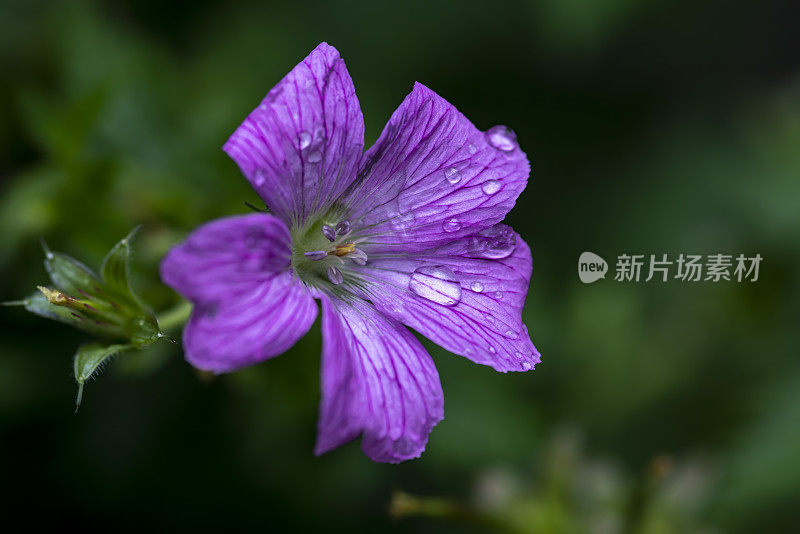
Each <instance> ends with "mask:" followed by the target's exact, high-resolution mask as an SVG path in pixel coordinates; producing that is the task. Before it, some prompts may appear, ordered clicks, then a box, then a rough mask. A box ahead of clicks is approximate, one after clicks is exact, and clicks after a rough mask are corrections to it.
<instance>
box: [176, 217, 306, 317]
mask: <svg viewBox="0 0 800 534" xmlns="http://www.w3.org/2000/svg"><path fill="white" fill-rule="evenodd" d="M290 261H291V237H290V236H289V230H288V229H287V228H286V225H285V224H284V223H283V222H282V221H281V220H280V219H278V218H277V217H275V216H272V215H266V214H258V213H254V214H252V215H240V216H237V217H227V218H224V219H218V220H216V221H212V222H210V223H207V224H204V225H202V226H200V227H199V228H197V229H196V230H195V231H194V232H192V233H191V234H190V235H189V237H187V239H186V241H184V242H183V243H181V244H180V245H178V246H176V247H174V248H172V249H171V250H170V251H169V253H167V255H166V256H165V257H164V259H163V260H162V262H161V279H162V280H163V281H164V283H165V284H167V285H168V286H170V287H172V288H173V289H175V291H177V292H178V293H180V294H182V295H183V296H184V297H186V298H187V299H189V300H191V301H194V302H197V303H216V302H219V301H223V300H227V299H229V298H230V299H232V298H235V297H236V296H237V295H238V294H240V293H242V292H245V291H250V290H251V289H252V288H253V287H254V286H256V285H258V284H259V283H260V282H264V281H267V280H269V279H270V278H272V277H273V276H274V275H276V274H277V273H280V272H283V271H285V270H287V269H288V268H289V265H290Z"/></svg>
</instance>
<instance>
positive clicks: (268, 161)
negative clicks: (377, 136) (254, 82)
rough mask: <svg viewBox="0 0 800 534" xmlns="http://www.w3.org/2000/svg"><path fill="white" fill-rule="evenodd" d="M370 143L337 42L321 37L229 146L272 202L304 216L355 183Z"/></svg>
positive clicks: (291, 217) (291, 218) (289, 218)
mask: <svg viewBox="0 0 800 534" xmlns="http://www.w3.org/2000/svg"><path fill="white" fill-rule="evenodd" d="M363 148H364V118H363V116H362V114H361V107H360V105H359V103H358V99H357V98H356V94H355V89H354V87H353V82H352V80H351V79H350V75H349V74H348V72H347V68H346V67H345V64H344V61H343V60H342V59H341V58H340V57H339V53H338V52H337V51H336V49H335V48H333V47H332V46H329V45H328V44H326V43H322V44H320V45H319V46H318V47H317V48H315V49H314V50H313V51H312V52H311V54H309V56H308V57H307V58H306V59H304V60H303V61H302V62H301V63H300V64H298V65H297V66H296V67H295V68H294V69H292V71H291V72H290V73H289V74H287V75H286V77H285V78H284V79H283V80H281V81H280V82H279V83H278V85H276V86H275V87H274V88H273V89H272V90H271V91H270V92H269V93H268V94H267V96H266V97H265V98H264V100H263V101H262V102H261V104H260V105H259V106H258V107H257V108H256V109H255V110H253V111H252V112H251V113H250V115H248V117H247V118H246V119H245V120H244V122H243V123H242V125H241V126H239V128H238V129H237V130H236V131H235V132H234V133H233V135H231V137H230V139H228V141H227V143H225V146H224V147H223V150H225V152H227V153H228V155H229V156H231V158H233V159H234V160H235V161H236V163H237V164H238V165H239V168H240V169H241V171H242V173H243V174H244V175H245V177H247V179H248V181H249V182H250V184H251V185H252V186H253V188H254V189H255V190H256V192H258V194H259V195H260V196H261V198H262V199H264V202H266V204H267V206H269V208H270V209H271V210H272V211H273V212H274V213H275V214H277V215H278V216H280V217H281V218H282V219H283V220H284V221H286V222H287V223H290V222H298V221H299V222H302V221H303V220H305V218H306V217H307V216H308V215H309V214H310V213H314V212H317V211H319V210H320V208H322V207H323V206H327V205H329V204H330V203H331V202H333V201H334V200H335V199H337V198H338V197H339V196H340V195H341V194H342V192H343V191H345V189H346V188H347V187H348V186H349V185H350V183H351V182H352V181H353V179H354V177H355V172H356V167H357V165H358V161H359V159H360V157H361V153H362V151H363Z"/></svg>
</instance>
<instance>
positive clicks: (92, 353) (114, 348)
mask: <svg viewBox="0 0 800 534" xmlns="http://www.w3.org/2000/svg"><path fill="white" fill-rule="evenodd" d="M130 348H131V345H103V344H101V343H85V344H83V345H81V346H80V347H78V352H76V353H75V361H74V363H73V368H74V373H75V381H76V382H77V383H78V395H77V398H76V399H75V411H76V412H77V411H78V408H80V406H81V400H82V398H83V385H84V383H85V382H86V380H88V379H89V378H90V377H91V376H92V375H93V374H94V373H95V372H97V370H98V369H99V368H100V366H102V365H103V363H105V362H106V361H108V359H109V358H111V357H112V356H114V355H115V354H119V353H120V352H123V351H125V350H128V349H130Z"/></svg>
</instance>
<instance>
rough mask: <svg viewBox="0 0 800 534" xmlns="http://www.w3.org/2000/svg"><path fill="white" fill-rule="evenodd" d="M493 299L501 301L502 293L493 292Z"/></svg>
mask: <svg viewBox="0 0 800 534" xmlns="http://www.w3.org/2000/svg"><path fill="white" fill-rule="evenodd" d="M494 298H496V299H497V300H502V299H503V292H502V291H497V292H495V294H494Z"/></svg>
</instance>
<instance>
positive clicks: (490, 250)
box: [467, 224, 517, 260]
mask: <svg viewBox="0 0 800 534" xmlns="http://www.w3.org/2000/svg"><path fill="white" fill-rule="evenodd" d="M516 244H517V236H516V234H515V233H514V231H513V230H512V229H511V228H510V227H508V226H506V225H505V224H496V225H494V226H492V227H491V228H488V229H486V230H484V231H482V232H480V233H479V234H477V235H476V236H473V237H472V238H471V239H470V241H469V245H468V247H467V250H468V252H469V254H470V256H472V257H475V258H490V259H495V260H499V259H503V258H506V257H508V256H510V255H511V254H512V253H513V252H514V249H515V248H516Z"/></svg>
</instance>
